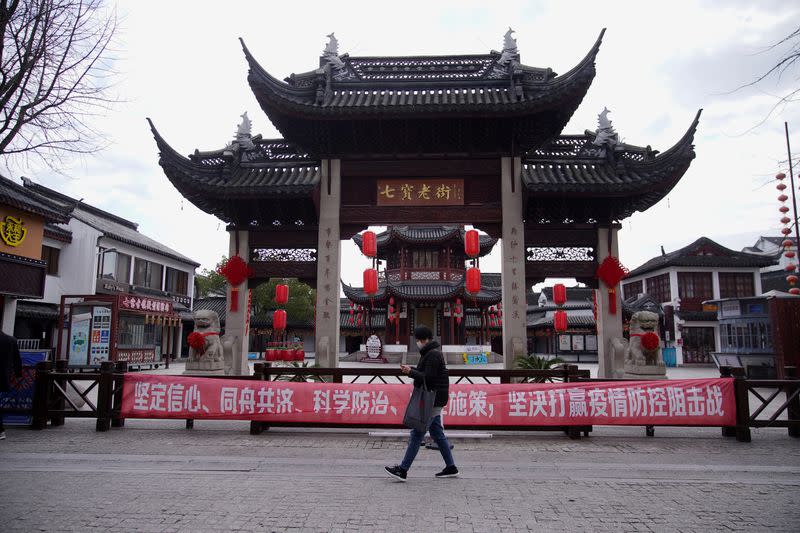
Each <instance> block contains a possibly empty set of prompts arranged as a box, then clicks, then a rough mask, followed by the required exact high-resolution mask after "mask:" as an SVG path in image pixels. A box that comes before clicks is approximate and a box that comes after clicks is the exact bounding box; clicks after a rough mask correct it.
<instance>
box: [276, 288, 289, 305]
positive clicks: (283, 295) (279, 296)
mask: <svg viewBox="0 0 800 533" xmlns="http://www.w3.org/2000/svg"><path fill="white" fill-rule="evenodd" d="M288 301H289V286H288V285H283V284H280V285H275V303H276V304H278V305H286V302H288Z"/></svg>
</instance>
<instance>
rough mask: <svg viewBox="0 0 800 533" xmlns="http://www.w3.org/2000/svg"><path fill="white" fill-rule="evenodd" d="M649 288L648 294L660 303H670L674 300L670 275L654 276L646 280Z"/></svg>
mask: <svg viewBox="0 0 800 533" xmlns="http://www.w3.org/2000/svg"><path fill="white" fill-rule="evenodd" d="M645 285H646V287H647V291H646V292H647V294H649V295H650V296H652V297H653V298H655V300H656V301H657V302H659V303H663V302H669V301H671V300H672V293H671V292H670V285H669V274H661V275H659V276H653V277H652V278H647V279H646V280H645Z"/></svg>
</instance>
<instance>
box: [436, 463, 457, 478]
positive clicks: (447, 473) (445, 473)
mask: <svg viewBox="0 0 800 533" xmlns="http://www.w3.org/2000/svg"><path fill="white" fill-rule="evenodd" d="M457 476H458V468H456V465H450V466H446V467H444V470H442V471H441V472H439V473H438V474H436V477H457Z"/></svg>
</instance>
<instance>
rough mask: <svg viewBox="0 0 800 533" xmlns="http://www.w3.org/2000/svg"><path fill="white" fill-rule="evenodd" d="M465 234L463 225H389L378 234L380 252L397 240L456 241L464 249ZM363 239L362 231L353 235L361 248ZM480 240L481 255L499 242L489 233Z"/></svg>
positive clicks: (415, 241) (420, 242)
mask: <svg viewBox="0 0 800 533" xmlns="http://www.w3.org/2000/svg"><path fill="white" fill-rule="evenodd" d="M465 234H466V231H465V230H464V228H463V227H462V226H443V225H436V226H426V225H415V226H389V228H387V230H386V231H382V232H380V233H379V234H378V235H377V245H378V252H379V253H380V252H382V251H383V250H385V249H386V248H387V247H388V246H389V245H391V244H392V243H394V242H397V241H400V242H404V243H407V244H419V245H424V244H445V243H447V242H450V241H454V242H457V243H458V244H459V246H460V247H461V249H463V246H464V238H465V237H464V236H465ZM363 240H364V239H363V237H362V235H361V234H360V233H359V234H357V235H355V236H354V237H353V241H354V242H355V243H356V245H357V246H358V247H359V248H360V247H361V243H362V241H363ZM479 240H480V255H481V256H483V255H486V254H488V253H489V252H490V251H491V250H492V248H493V247H494V245H495V244H496V243H497V239H495V238H493V237H489V236H488V235H481V236H480V239H479Z"/></svg>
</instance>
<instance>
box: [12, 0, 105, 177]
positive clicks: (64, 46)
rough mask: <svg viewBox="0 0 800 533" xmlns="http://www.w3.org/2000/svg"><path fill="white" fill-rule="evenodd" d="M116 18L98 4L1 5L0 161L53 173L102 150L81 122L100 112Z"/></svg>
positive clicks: (19, 1)
mask: <svg viewBox="0 0 800 533" xmlns="http://www.w3.org/2000/svg"><path fill="white" fill-rule="evenodd" d="M116 28H117V17H116V13H114V12H108V11H107V10H106V9H105V7H104V3H103V0H0V35H2V42H1V43H0V154H1V155H3V156H5V157H6V165H7V166H8V159H9V158H10V157H12V156H15V155H20V154H25V157H24V160H25V162H26V163H27V162H28V161H29V158H28V156H29V155H34V156H35V157H36V158H37V159H39V160H40V161H42V162H44V163H45V164H47V165H48V166H49V167H51V168H53V169H54V170H58V168H57V166H58V165H60V163H61V162H62V156H64V155H67V154H86V153H92V152H94V151H96V150H97V149H98V148H99V147H100V146H101V145H102V144H103V137H102V136H101V135H100V133H99V132H97V131H95V130H94V129H93V127H92V126H91V123H90V122H89V121H88V120H87V119H89V118H91V117H93V116H95V115H99V114H101V113H102V112H104V111H107V110H108V108H109V107H110V105H111V104H113V103H114V102H115V101H116V100H115V99H114V98H113V97H110V96H109V94H108V93H109V92H110V88H111V86H112V83H111V80H112V78H113V73H114V70H113V68H112V65H111V61H112V58H111V57H109V51H110V48H109V47H110V44H111V42H112V39H113V37H114V33H115V31H116Z"/></svg>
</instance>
